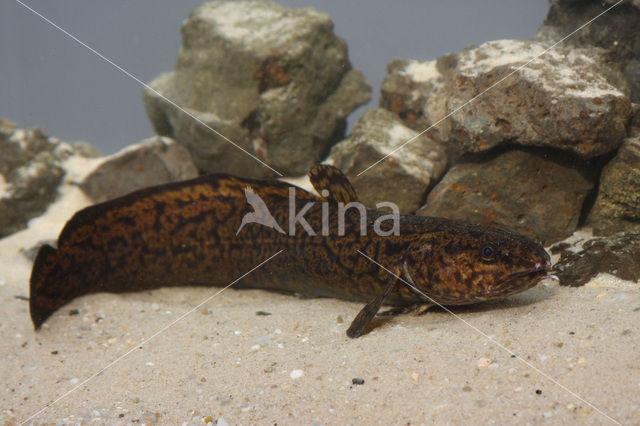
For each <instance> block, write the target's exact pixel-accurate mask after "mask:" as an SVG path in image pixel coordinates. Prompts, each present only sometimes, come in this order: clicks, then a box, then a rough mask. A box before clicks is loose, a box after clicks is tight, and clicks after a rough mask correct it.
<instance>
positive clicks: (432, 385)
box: [0, 186, 640, 425]
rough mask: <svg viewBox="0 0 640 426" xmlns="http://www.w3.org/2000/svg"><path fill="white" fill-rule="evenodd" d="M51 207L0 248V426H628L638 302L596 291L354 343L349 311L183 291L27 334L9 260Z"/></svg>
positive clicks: (494, 307) (396, 328) (126, 300)
mask: <svg viewBox="0 0 640 426" xmlns="http://www.w3.org/2000/svg"><path fill="white" fill-rule="evenodd" d="M64 192H65V195H64V197H63V198H61V200H60V201H58V202H57V203H56V204H55V205H53V206H52V207H51V208H50V210H49V211H48V213H47V214H46V215H45V216H44V217H43V218H41V219H38V220H35V221H32V223H31V225H30V228H29V229H27V230H25V231H22V232H20V233H17V234H14V235H12V236H10V237H8V238H5V239H4V240H0V301H1V303H2V309H1V310H0V355H1V356H2V362H0V377H1V379H0V380H1V381H2V385H3V386H2V389H0V392H2V394H1V395H2V396H1V397H0V420H1V421H2V422H4V423H5V424H15V423H20V422H23V421H26V420H28V421H29V423H34V424H40V423H63V424H66V423H72V424H76V423H81V424H96V423H97V424H100V423H108V424H130V423H137V424H152V423H155V424H163V423H170V424H204V423H208V422H211V423H213V424H216V422H217V424H219V425H223V424H230V425H231V424H256V423H257V424H276V423H277V424H318V425H320V424H374V423H375V424H390V423H393V424H420V423H434V422H438V423H444V422H446V423H457V424H485V423H488V422H490V421H493V422H496V423H499V424H504V423H511V424H515V423H517V424H522V423H532V424H537V423H554V424H560V423H563V424H570V423H575V424H577V423H580V424H603V423H608V422H611V421H613V420H615V421H618V422H621V423H624V424H638V423H640V399H639V398H638V395H640V331H639V330H638V326H637V325H638V324H639V323H640V292H639V291H638V290H639V289H640V286H639V285H638V284H635V283H631V282H625V281H620V280H617V279H615V278H613V277H609V276H599V277H597V278H596V279H594V280H592V281H591V282H590V283H589V284H587V285H586V286H584V287H580V288H566V287H560V286H558V284H557V283H556V282H554V281H552V280H548V281H544V282H543V283H541V284H540V285H538V286H537V287H535V288H533V289H531V290H529V291H526V292H524V293H521V294H519V295H516V296H512V297H509V298H507V299H505V300H503V301H500V302H492V303H486V304H482V305H477V306H473V307H467V308H463V309H456V310H455V311H454V312H455V315H456V316H454V315H452V314H450V313H447V312H445V311H443V310H433V311H429V312H427V313H426V314H425V315H422V316H415V315H401V316H396V317H386V318H383V319H379V320H377V327H376V328H375V329H374V330H373V331H372V332H370V333H369V334H367V335H366V336H364V337H361V338H358V339H355V340H351V339H349V338H347V337H346V335H345V331H346V329H347V327H348V325H349V322H350V321H351V319H352V318H353V317H354V316H355V315H356V314H357V312H358V311H359V310H360V308H361V304H358V303H350V302H344V301H340V300H334V299H301V298H297V297H294V296H286V295H280V294H274V293H269V292H265V291H259V290H242V291H238V290H234V289H229V290H226V291H224V292H222V293H221V294H219V295H217V296H215V297H213V298H212V299H211V300H209V301H208V302H207V303H205V304H204V305H202V306H200V307H198V305H199V304H201V303H202V302H203V301H204V300H206V299H207V298H209V297H210V296H212V295H214V294H215V293H216V292H218V291H219V289H216V288H189V287H185V288H172V289H159V290H156V291H152V292H144V293H129V294H121V295H113V294H97V295H91V296H86V297H82V298H79V299H76V300H74V301H72V302H71V303H70V304H69V305H67V306H65V307H63V308H62V309H61V310H59V311H58V312H57V313H56V314H54V315H53V316H52V317H51V318H50V319H49V320H48V321H47V322H46V323H45V325H44V326H43V328H42V330H40V331H38V332H35V331H34V330H33V327H32V324H31V320H30V318H29V310H28V302H26V301H25V300H22V299H21V298H20V297H28V296H29V290H28V278H29V274H30V269H31V261H30V260H28V259H27V257H26V256H25V255H24V254H23V251H24V249H29V248H31V247H33V246H34V245H36V244H37V243H38V242H39V241H42V240H46V239H55V238H56V237H57V235H58V233H59V231H60V229H61V227H62V225H63V223H64V221H66V220H67V219H68V218H69V217H70V216H71V215H72V214H73V213H74V212H75V211H76V210H77V209H78V208H80V207H81V206H83V205H86V204H87V200H86V199H85V198H84V197H83V196H82V194H81V193H80V192H79V190H77V189H75V188H73V187H72V186H69V187H66V188H65V190H64ZM300 279H301V280H304V277H300ZM16 296H18V297H16ZM194 308H195V309H194ZM189 312H190V313H189ZM187 313H189V314H188V315H186V316H184V317H183V318H181V317H182V316H183V315H185V314H187ZM265 313H268V315H266V314H265ZM176 320H177V321H176ZM509 351H513V353H515V354H517V357H516V356H512V355H511V353H510V352H509ZM354 379H361V380H355V381H356V382H358V383H360V382H362V381H363V383H362V384H354Z"/></svg>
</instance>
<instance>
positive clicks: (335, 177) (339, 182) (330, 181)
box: [309, 164, 358, 204]
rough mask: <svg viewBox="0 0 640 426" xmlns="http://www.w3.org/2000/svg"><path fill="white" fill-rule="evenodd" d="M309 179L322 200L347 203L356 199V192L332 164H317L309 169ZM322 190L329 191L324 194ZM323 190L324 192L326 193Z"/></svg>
mask: <svg viewBox="0 0 640 426" xmlns="http://www.w3.org/2000/svg"><path fill="white" fill-rule="evenodd" d="M309 180H310V181H311V184H312V185H313V187H314V188H315V189H316V191H318V194H320V197H321V198H322V200H323V201H335V202H338V203H344V204H348V203H351V202H357V201H358V194H356V190H355V189H353V185H351V182H349V179H348V178H347V177H346V176H345V175H344V173H342V171H341V170H340V169H339V168H337V167H333V166H329V165H326V164H318V165H317V166H313V167H312V168H311V170H309ZM323 190H326V191H329V194H327V195H324V194H323ZM326 191H325V194H326Z"/></svg>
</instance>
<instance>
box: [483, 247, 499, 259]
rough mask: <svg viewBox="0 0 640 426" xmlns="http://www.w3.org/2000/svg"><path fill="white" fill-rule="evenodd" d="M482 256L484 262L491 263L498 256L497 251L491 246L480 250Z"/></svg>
mask: <svg viewBox="0 0 640 426" xmlns="http://www.w3.org/2000/svg"><path fill="white" fill-rule="evenodd" d="M480 256H481V257H482V260H484V261H486V262H491V261H493V260H494V258H495V256H496V249H494V248H493V247H491V246H484V247H483V248H482V250H480Z"/></svg>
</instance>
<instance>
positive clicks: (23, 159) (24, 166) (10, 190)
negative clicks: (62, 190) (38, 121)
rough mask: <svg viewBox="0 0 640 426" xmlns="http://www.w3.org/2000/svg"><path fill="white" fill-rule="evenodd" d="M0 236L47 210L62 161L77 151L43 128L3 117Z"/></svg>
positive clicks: (0, 131)
mask: <svg viewBox="0 0 640 426" xmlns="http://www.w3.org/2000/svg"><path fill="white" fill-rule="evenodd" d="M0 152H1V153H2V155H0V238H1V237H5V236H7V235H9V234H11V233H14V232H17V231H19V230H21V229H24V228H26V227H27V222H28V221H29V219H32V218H34V217H37V216H39V215H41V214H42V213H44V211H45V210H46V209H47V207H48V206H49V204H50V203H51V202H52V201H53V200H54V199H55V198H56V195H57V194H58V185H59V184H60V182H61V181H62V179H63V177H64V169H63V168H62V165H61V163H62V162H63V161H64V160H66V159H67V158H68V157H70V156H71V155H75V154H76V152H75V150H74V148H73V146H71V145H70V144H68V143H66V142H61V141H59V140H58V139H56V138H50V137H48V136H47V134H46V133H45V132H44V131H43V130H41V129H28V130H23V129H18V128H17V126H16V125H15V123H13V122H12V121H10V120H6V119H2V120H0Z"/></svg>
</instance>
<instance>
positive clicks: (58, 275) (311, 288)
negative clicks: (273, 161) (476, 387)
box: [30, 166, 549, 337]
mask: <svg viewBox="0 0 640 426" xmlns="http://www.w3.org/2000/svg"><path fill="white" fill-rule="evenodd" d="M310 178H311V181H312V183H313V184H314V187H315V188H316V189H317V190H318V192H319V193H320V192H321V193H323V194H327V190H328V195H326V196H323V197H318V196H316V195H314V194H311V193H310V192H307V191H305V190H303V189H301V188H299V187H295V186H293V185H291V184H288V183H285V182H281V181H276V180H254V179H245V178H240V177H236V176H231V175H226V174H214V175H209V176H203V177H199V178H196V179H192V180H189V181H184V182H177V183H170V184H166V185H160V186H156V187H152V188H147V189H142V190H139V191H136V192H133V193H131V194H128V195H125V196H123V197H120V198H116V199H114V200H110V201H107V202H104V203H100V204H96V205H93V206H90V207H87V208H85V209H83V210H80V211H79V212H77V213H76V214H75V215H74V216H73V217H72V218H71V219H70V220H69V221H68V222H67V224H66V225H65V227H64V229H63V230H62V232H61V234H60V236H59V238H58V247H57V249H56V248H53V247H51V246H49V245H44V246H43V247H41V248H40V250H39V252H38V255H37V258H36V260H35V262H34V266H33V270H32V275H31V280H30V293H31V295H30V311H31V318H32V320H33V323H34V325H35V327H36V328H38V327H40V325H41V324H42V323H43V322H44V321H45V320H46V319H47V318H48V317H49V316H50V315H51V314H52V313H53V312H54V311H56V310H57V309H58V308H60V307H61V306H63V305H65V304H66V303H68V302H69V301H70V300H72V299H74V298H76V297H78V296H81V295H84V294H88V293H95V292H128V291H140V290H147V289H153V288H158V287H161V286H187V285H204V286H225V285H227V284H229V283H230V282H232V281H234V280H236V279H237V278H238V277H240V276H242V275H244V274H245V273H246V272H247V271H249V270H251V269H252V268H254V267H255V266H256V265H258V264H259V263H260V262H262V261H264V260H265V259H268V258H269V257H271V256H273V255H274V254H275V253H278V252H279V254H278V255H277V256H275V257H273V259H271V260H270V261H268V262H266V263H265V264H264V265H262V266H261V267H260V268H257V269H256V270H255V271H253V272H252V273H250V274H248V275H247V276H246V277H244V278H243V279H242V280H240V281H239V282H238V283H236V284H235V285H234V286H235V287H237V288H260V289H269V290H277V291H284V292H294V293H300V294H303V295H306V296H309V297H334V298H340V299H346V300H353V301H364V302H369V303H368V304H367V306H365V309H363V312H361V314H359V317H361V318H360V319H359V320H358V318H356V321H354V324H352V329H350V331H351V332H350V333H348V334H349V335H350V336H351V337H355V336H356V335H360V334H361V333H362V330H363V329H364V326H366V325H367V324H368V322H369V321H370V319H371V318H372V317H373V315H375V312H377V310H378V308H379V307H380V305H381V304H382V303H385V304H388V305H392V306H409V305H415V304H424V303H433V302H436V303H439V304H443V305H461V304H469V303H475V302H480V301H484V300H491V299H496V298H501V297H504V296H507V295H509V294H513V293H516V292H519V291H523V290H526V289H527V288H530V287H532V286H533V285H535V284H536V283H537V282H538V281H539V279H540V278H541V276H542V275H544V271H545V269H546V268H547V267H548V266H549V256H548V254H547V253H546V252H545V250H544V249H543V248H542V247H541V246H540V245H539V244H537V243H536V242H534V241H532V240H531V239H529V238H527V237H524V236H522V235H519V234H516V233H513V232H509V231H505V230H501V229H497V228H488V227H483V226H479V225H472V224H468V223H464V222H459V221H453V220H448V219H444V218H433V217H422V216H412V215H397V216H394V215H390V214H389V212H386V211H379V210H374V209H364V208H362V207H360V209H359V208H358V206H356V205H355V204H353V205H350V204H349V203H356V202H357V197H356V194H355V191H354V190H353V187H351V184H350V183H349V181H348V180H347V179H346V177H344V175H342V173H341V172H340V171H339V170H338V169H336V168H333V167H331V166H316V167H315V168H314V169H312V171H311V173H310ZM323 190H324V192H323ZM292 196H293V197H292ZM292 203H293V205H292ZM345 206H347V207H348V206H351V207H348V208H346V209H345ZM341 218H342V219H341ZM365 255H366V256H365ZM367 257H369V258H370V259H375V261H376V262H377V263H379V264H380V265H383V266H384V267H385V268H387V269H388V270H390V271H392V272H393V274H390V273H389V272H388V270H385V269H384V268H381V267H380V266H379V265H377V264H376V263H374V262H372V261H371V260H370V259H368V258H367ZM402 281H404V282H405V283H411V284H412V286H415V288H417V290H418V291H416V290H415V289H413V288H411V287H410V286H407V285H402V284H401V282H402ZM399 283H400V284H399ZM425 295H426V296H428V298H429V299H427V298H425ZM364 311H366V312H364ZM372 311H375V312H373V313H372ZM356 322H357V324H356ZM354 330H355V331H354Z"/></svg>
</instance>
